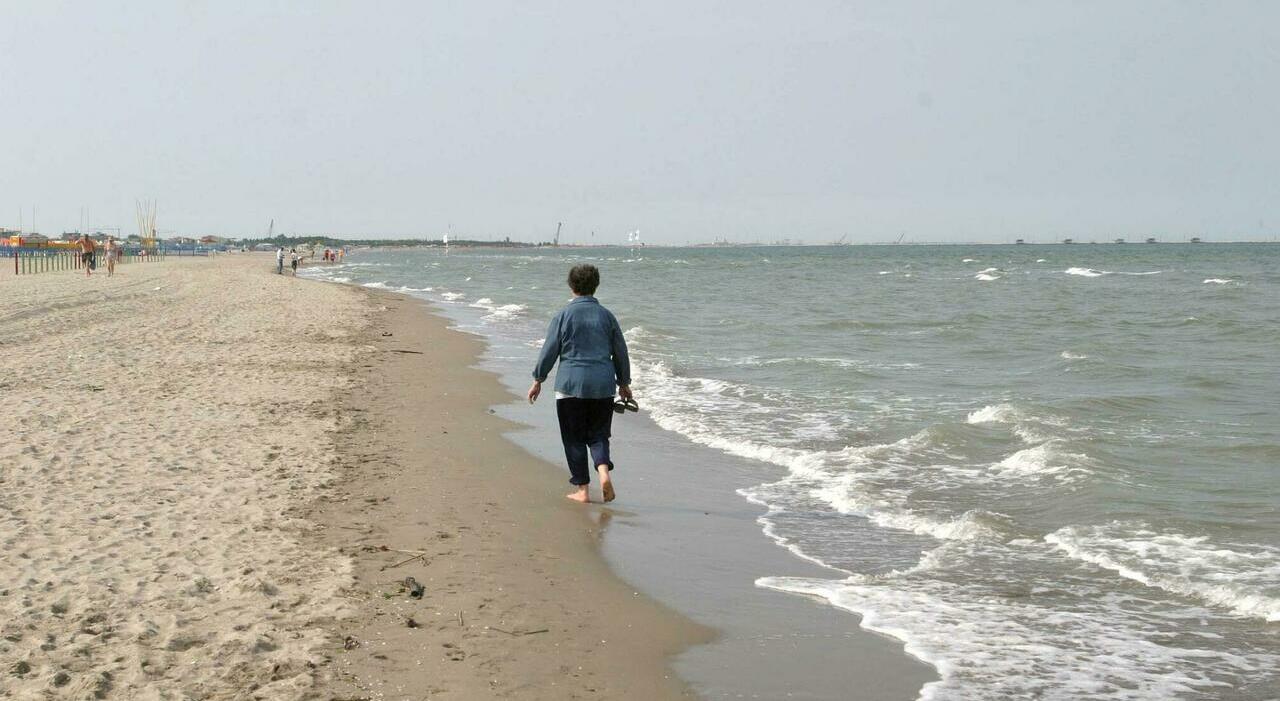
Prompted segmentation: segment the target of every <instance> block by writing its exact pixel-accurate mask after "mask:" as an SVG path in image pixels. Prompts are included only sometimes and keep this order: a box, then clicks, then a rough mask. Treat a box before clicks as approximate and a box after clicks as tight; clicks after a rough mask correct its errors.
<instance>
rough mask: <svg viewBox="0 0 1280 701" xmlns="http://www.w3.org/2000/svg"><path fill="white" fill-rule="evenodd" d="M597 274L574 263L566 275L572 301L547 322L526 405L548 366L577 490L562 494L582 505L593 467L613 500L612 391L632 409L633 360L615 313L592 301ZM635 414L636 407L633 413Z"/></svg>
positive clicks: (538, 389)
mask: <svg viewBox="0 0 1280 701" xmlns="http://www.w3.org/2000/svg"><path fill="white" fill-rule="evenodd" d="M599 286H600V271H599V270H597V269H596V267H595V266H594V265H575V266H573V269H572V270H570V271H569V289H570V290H572V291H573V299H572V300H571V301H570V302H569V304H568V305H567V306H566V307H565V308H564V309H561V310H560V311H559V312H558V313H557V314H556V315H555V316H554V317H552V319H551V325H550V326H549V327H548V328H547V340H546V342H545V343H543V344H542V352H541V353H539V354H538V363H537V365H535V366H534V368H533V385H532V386H530V387H529V403H530V404H532V403H534V402H536V401H538V395H539V394H541V393H542V383H543V382H544V381H546V379H547V375H549V374H551V368H552V366H554V365H555V364H556V361H559V362H560V370H559V371H558V372H557V373H556V416H557V417H558V418H559V420H560V440H561V442H562V443H564V456H565V459H566V460H567V461H568V463H569V473H570V475H571V477H570V478H569V483H570V484H572V485H574V486H575V487H576V489H575V490H574V491H573V492H571V493H569V494H567V495H565V496H567V497H568V498H570V499H572V500H574V501H577V502H581V503H583V504H585V503H587V502H588V501H590V499H589V497H588V495H587V485H588V484H590V483H591V472H590V469H589V468H590V465H589V464H588V463H587V458H588V452H590V458H591V463H590V464H591V465H595V466H596V472H597V473H599V475H600V489H601V491H602V492H603V495H604V501H606V502H610V501H613V499H614V496H615V492H614V488H613V481H612V480H611V479H610V476H609V472H610V471H611V470H613V462H612V461H611V460H609V435H610V431H611V429H612V425H613V413H614V401H613V395H614V388H615V387H616V388H617V393H618V396H620V397H621V398H622V400H623V401H624V402H626V403H628V404H630V405H631V407H635V399H634V398H633V397H632V396H631V360H630V359H629V358H628V356H627V342H626V341H625V340H624V339H623V338H622V328H621V327H619V326H618V320H617V318H615V317H614V316H613V313H612V312H610V311H609V310H608V309H605V308H604V307H603V306H601V304H600V302H598V301H596V298H595V296H594V295H595V292H596V288H597V287H599ZM633 410H634V409H633Z"/></svg>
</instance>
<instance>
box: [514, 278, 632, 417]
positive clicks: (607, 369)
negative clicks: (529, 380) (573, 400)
mask: <svg viewBox="0 0 1280 701" xmlns="http://www.w3.org/2000/svg"><path fill="white" fill-rule="evenodd" d="M556 360H559V361H560V370H559V371H557V372H556V391H557V392H561V393H563V394H567V395H569V396H571V397H580V398H582V399H601V398H606V397H612V396H613V395H614V389H615V388H616V387H617V386H618V385H630V384H631V359H630V358H629V357H627V342H626V341H625V340H623V338H622V329H621V328H620V327H619V326H618V320H617V319H616V318H614V316H613V313H612V312H610V311H609V310H608V309H605V308H604V307H603V306H601V305H600V302H598V301H596V298H595V297H575V298H574V299H573V301H572V302H570V303H569V304H568V306H566V307H565V308H564V309H561V310H560V311H559V312H558V313H557V314H556V315H555V316H554V317H552V319H551V325H550V326H548V327H547V340H546V342H545V343H543V344H542V352H541V353H539V354H538V364H537V365H536V366H534V368H533V379H535V380H537V381H539V382H543V381H545V380H546V379H547V375H550V374H551V367H552V366H553V365H555V364H556Z"/></svg>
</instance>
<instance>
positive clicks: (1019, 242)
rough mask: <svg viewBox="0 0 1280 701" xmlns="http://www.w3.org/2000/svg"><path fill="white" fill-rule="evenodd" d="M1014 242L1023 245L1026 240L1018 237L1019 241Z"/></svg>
mask: <svg viewBox="0 0 1280 701" xmlns="http://www.w3.org/2000/svg"><path fill="white" fill-rule="evenodd" d="M1014 243H1015V244H1017V245H1022V244H1025V243H1026V241H1023V240H1022V239H1018V240H1017V241H1014Z"/></svg>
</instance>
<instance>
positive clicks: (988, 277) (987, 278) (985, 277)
mask: <svg viewBox="0 0 1280 701" xmlns="http://www.w3.org/2000/svg"><path fill="white" fill-rule="evenodd" d="M973 278H974V279H975V280H982V281H984V282H990V281H992V280H999V279H1000V276H998V275H988V274H986V273H978V274H977V275H974V276H973Z"/></svg>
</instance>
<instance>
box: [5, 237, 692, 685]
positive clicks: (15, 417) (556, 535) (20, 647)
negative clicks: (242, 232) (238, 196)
mask: <svg viewBox="0 0 1280 701" xmlns="http://www.w3.org/2000/svg"><path fill="white" fill-rule="evenodd" d="M273 266H274V261H273V260H271V259H270V257H269V256H265V255H232V256H225V257H221V258H215V259H195V260H190V259H188V260H182V259H173V258H171V259H169V260H168V261H166V262H163V263H151V264H134V265H126V266H121V267H120V268H119V269H118V272H117V276H116V277H115V278H110V279H108V278H106V277H105V276H101V275H95V276H93V277H92V278H90V279H85V278H83V277H82V276H79V275H76V274H75V273H73V272H67V273H50V274H44V275H37V276H24V277H19V278H13V277H8V276H6V277H4V278H2V279H0V370H2V374H0V396H2V397H3V408H4V416H3V423H0V696H4V697H13V698H24V699H25V698H32V699H43V698H119V699H187V698H192V699H259V698H260V699H302V698H343V697H350V698H395V699H400V698H405V699H424V698H457V699H472V698H493V697H504V696H506V697H512V698H547V699H561V698H577V697H582V698H635V699H653V698H670V697H676V696H680V695H682V694H684V693H685V690H684V689H683V687H682V686H681V685H680V684H679V683H678V682H676V681H675V680H674V679H672V678H671V677H670V675H669V673H668V672H667V671H666V661H665V658H666V655H667V654H668V653H670V652H672V651H675V650H678V649H679V648H680V647H682V646H683V645H685V644H688V643H690V642H691V641H693V640H695V639H698V638H699V637H702V636H705V635H706V632H705V631H702V630H700V629H697V628H695V627H693V626H692V625H690V624H688V623H687V622H686V621H684V620H683V619H680V618H678V617H676V616H674V615H673V614H671V613H669V612H667V611H666V610H664V609H662V608H660V607H658V606H657V605H655V604H653V603H652V602H650V601H648V600H647V599H646V598H645V597H643V596H640V595H638V594H636V593H634V592H633V591H632V590H631V589H630V588H629V587H627V586H626V585H624V584H623V583H621V582H620V581H619V580H618V579H617V578H615V577H613V576H612V574H611V573H610V572H609V571H608V569H607V567H606V566H605V565H604V564H603V561H602V559H601V558H600V556H599V554H598V552H597V548H596V544H595V535H594V531H593V528H594V526H593V524H592V522H591V520H590V517H591V516H592V515H594V516H596V517H600V516H601V515H604V516H607V513H608V512H607V511H603V510H599V509H596V510H594V511H589V510H584V509H577V508H574V507H573V506H572V505H570V504H567V503H561V497H560V494H561V493H562V491H563V487H564V485H563V482H564V480H563V476H562V475H560V474H559V473H558V472H557V471H556V470H555V469H554V468H553V467H551V466H549V465H547V464H545V463H541V462H539V461H536V460H534V459H532V458H530V457H529V456H528V455H526V454H524V453H523V452H520V451H519V450H518V449H516V448H514V447H513V446H511V445H510V444H508V443H507V442H506V441H505V440H503V439H501V437H500V434H501V432H502V431H503V430H505V429H506V428H507V426H508V425H507V424H505V423H504V422H502V421H501V420H499V419H497V418H496V417H493V416H491V415H490V414H489V413H488V411H487V406H488V405H489V403H491V402H492V401H495V400H496V399H497V398H498V397H499V396H500V395H499V394H498V393H499V392H500V390H499V389H498V387H497V384H496V383H495V382H494V381H493V380H492V378H489V377H486V376H484V374H483V373H480V372H479V371H475V370H470V369H468V366H469V365H470V364H471V363H472V362H473V358H474V352H475V350H476V346H475V342H474V341H472V340H469V339H465V338H463V337H462V336H461V335H460V334H457V333H455V332H452V331H448V330H447V329H445V327H444V324H443V322H442V321H440V320H439V319H436V318H434V317H431V316H429V315H428V314H426V313H425V310H424V308H423V307H421V306H419V305H418V304H417V303H415V302H411V301H409V300H403V299H399V298H393V297H390V296H378V297H375V296H372V295H369V294H366V293H364V292H363V291H361V290H357V289H352V288H345V287H340V286H336V285H325V284H320V283H314V282H309V281H305V280H297V279H292V278H289V277H287V276H277V275H274V274H272V272H271V270H272V269H273ZM382 307H387V309H385V310H383V309H382ZM384 332H389V333H392V334H393V335H392V336H383V335H382V333H384ZM393 350H401V351H403V350H410V351H413V350H416V351H419V352H421V353H422V355H418V354H416V353H398V352H384V351H393ZM446 431H447V432H448V433H446ZM317 500H320V501H319V502H317ZM317 504H318V505H317ZM312 519H314V520H312ZM317 520H318V521H320V522H321V523H322V524H324V525H318V524H317V522H316V521H317ZM325 526H328V527H325ZM380 546H387V547H390V548H397V549H403V550H413V551H417V552H423V553H425V556H424V558H423V559H419V560H415V561H413V562H410V563H407V564H404V565H401V566H399V567H396V568H393V569H390V570H386V571H382V570H381V569H380V568H381V567H382V566H383V565H386V564H393V563H394V562H396V561H399V560H402V559H404V558H405V557H410V556H411V555H410V554H405V555H403V557H401V553H393V552H389V551H382V550H380V549H379V548H380ZM405 576H414V577H416V578H417V579H418V580H419V581H421V582H422V583H423V584H424V585H426V594H425V596H424V597H423V598H422V599H410V598H408V597H407V595H405V594H403V593H401V592H400V587H398V586H396V585H395V581H396V580H399V579H402V578H403V577H405ZM384 596H386V597H390V598H384ZM408 618H413V619H414V622H415V624H416V625H417V626H418V627H409V626H408V625H407V619H408ZM543 629H545V631H546V632H535V631H540V630H543ZM524 633H528V634H527V635H524ZM344 640H348V641H349V642H348V643H347V644H346V645H344ZM348 647H350V648H352V649H346V648H348Z"/></svg>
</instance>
